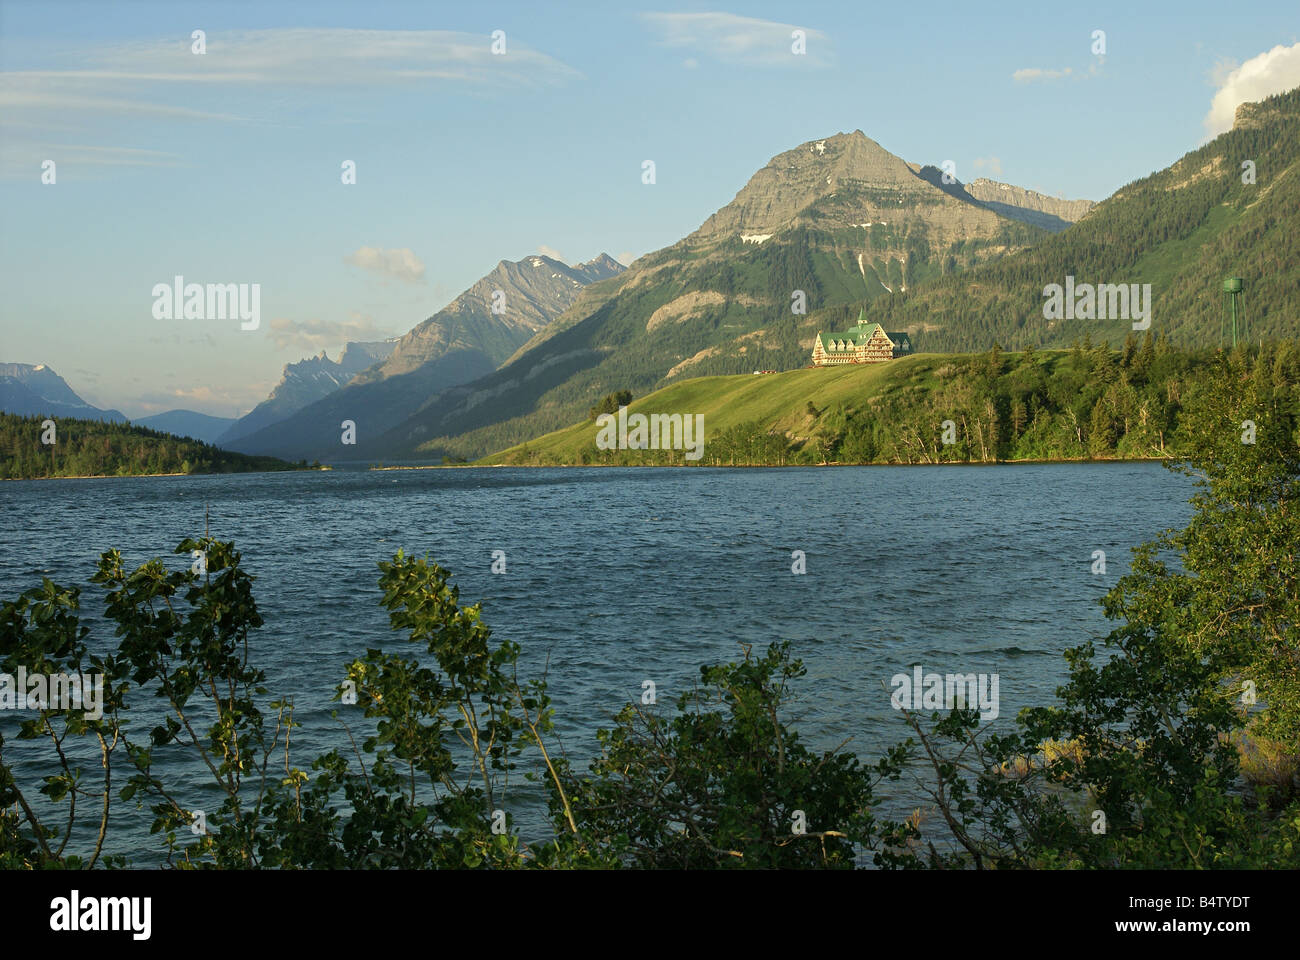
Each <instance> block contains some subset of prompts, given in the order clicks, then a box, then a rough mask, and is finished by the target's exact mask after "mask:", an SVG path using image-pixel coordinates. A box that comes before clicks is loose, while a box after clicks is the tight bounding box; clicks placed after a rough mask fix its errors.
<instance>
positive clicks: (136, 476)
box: [4, 467, 328, 483]
mask: <svg viewBox="0 0 1300 960" xmlns="http://www.w3.org/2000/svg"><path fill="white" fill-rule="evenodd" d="M327 472H328V470H325V469H322V470H315V469H312V468H310V467H308V468H307V469H306V470H302V469H297V470H240V471H237V472H232V473H85V474H81V473H79V474H77V475H76V476H72V477H5V478H4V482H5V483H8V482H10V481H15V482H21V481H24V480H26V481H31V480H148V479H151V478H154V477H237V476H249V475H251V474H255V473H327Z"/></svg>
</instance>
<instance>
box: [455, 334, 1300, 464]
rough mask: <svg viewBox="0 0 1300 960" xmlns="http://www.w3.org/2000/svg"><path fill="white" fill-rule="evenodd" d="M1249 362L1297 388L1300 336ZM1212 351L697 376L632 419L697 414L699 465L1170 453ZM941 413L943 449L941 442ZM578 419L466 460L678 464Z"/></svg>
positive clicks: (909, 361)
mask: <svg viewBox="0 0 1300 960" xmlns="http://www.w3.org/2000/svg"><path fill="white" fill-rule="evenodd" d="M1254 353H1255V354H1256V355H1257V356H1254V357H1252V358H1247V360H1248V362H1250V363H1251V364H1252V368H1254V366H1256V365H1257V366H1259V367H1260V369H1261V370H1262V371H1263V373H1265V374H1266V375H1268V376H1269V377H1270V378H1273V379H1277V378H1281V380H1283V381H1286V382H1288V383H1290V384H1292V385H1295V384H1296V381H1297V378H1298V377H1300V344H1297V343H1295V342H1284V343H1281V344H1276V345H1265V346H1264V347H1263V349H1262V351H1261V350H1258V349H1256V350H1255V351H1254ZM1213 355H1214V351H1210V350H1198V351H1185V350H1176V349H1173V348H1171V347H1170V346H1169V345H1168V343H1167V342H1165V341H1164V340H1163V339H1162V338H1152V337H1147V338H1146V339H1145V340H1144V341H1141V342H1139V341H1137V340H1135V339H1130V341H1129V342H1128V343H1127V344H1126V345H1125V347H1124V349H1122V350H1119V351H1114V350H1110V349H1109V348H1108V347H1106V346H1104V345H1101V346H1096V347H1094V346H1093V345H1092V344H1091V343H1087V342H1085V343H1083V344H1078V345H1076V346H1075V348H1074V349H1071V350H1053V351H1036V352H1027V353H1018V354H1013V355H1007V354H1002V353H1000V352H999V351H997V350H994V351H991V352H989V353H984V354H919V355H916V356H911V357H905V358H903V359H899V360H895V361H891V362H889V363H884V364H873V365H861V366H847V367H830V368H825V367H823V368H806V369H802V370H791V371H787V372H784V373H776V374H763V375H753V374H749V375H744V376H717V377H700V378H697V379H694V380H687V381H683V382H681V383H677V384H673V385H672V386H669V387H665V388H664V389H662V390H658V391H656V392H655V393H652V394H650V395H648V396H646V397H642V398H637V399H635V400H634V401H633V402H632V403H631V404H630V405H629V408H628V412H629V414H633V413H643V414H651V413H667V414H683V415H685V414H703V415H704V427H705V431H704V432H705V440H706V442H705V446H704V451H703V456H702V457H701V458H700V459H699V460H697V461H694V462H695V463H696V464H698V465H780V464H821V463H940V462H979V463H990V462H996V461H999V460H1086V459H1116V458H1118V459H1147V458H1154V457H1168V456H1172V455H1175V454H1177V453H1178V450H1179V445H1180V440H1181V435H1180V433H1179V414H1180V411H1181V409H1182V404H1183V401H1184V400H1185V398H1186V397H1187V395H1188V392H1189V391H1193V390H1197V389H1199V388H1200V383H1201V381H1202V380H1203V379H1204V374H1205V372H1206V368H1207V363H1208V361H1209V360H1210V358H1211V357H1212V356H1213ZM945 421H951V422H952V424H953V426H952V429H951V431H950V434H955V441H956V442H954V443H951V444H945V443H944V442H943V434H944V422H945ZM596 433H597V428H596V424H595V421H594V420H587V421H585V422H583V423H579V424H575V425H573V426H571V427H568V428H566V429H563V430H558V431H555V432H553V433H548V434H546V435H544V436H541V437H538V438H536V439H534V440H531V441H529V442H527V443H523V444H519V445H518V446H514V447H510V448H509V449H506V450H503V451H500V452H499V453H496V454H493V455H491V456H488V457H485V458H483V459H482V460H479V461H478V463H480V464H484V465H489V464H509V465H535V466H560V465H565V466H567V465H583V464H618V465H637V464H647V465H652V464H678V465H680V464H683V463H688V461H685V460H684V457H683V453H682V452H681V451H663V450H644V451H642V450H618V451H615V450H598V449H596V444H595V439H596Z"/></svg>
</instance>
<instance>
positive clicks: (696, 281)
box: [281, 131, 1050, 459]
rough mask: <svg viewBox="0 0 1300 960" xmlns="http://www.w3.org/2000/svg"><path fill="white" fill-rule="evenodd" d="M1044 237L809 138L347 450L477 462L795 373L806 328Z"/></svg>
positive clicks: (911, 173)
mask: <svg viewBox="0 0 1300 960" xmlns="http://www.w3.org/2000/svg"><path fill="white" fill-rule="evenodd" d="M1048 237H1050V233H1049V231H1047V230H1045V229H1043V228H1041V227H1036V226H1033V225H1031V224H1027V223H1024V222H1022V221H1020V220H1018V219H1014V218H1010V217H1006V216H1003V215H1002V214H1000V213H998V212H997V211H995V210H993V209H990V208H989V207H988V206H987V205H985V204H984V203H982V202H981V201H979V200H977V199H976V198H974V197H973V196H971V195H970V194H968V193H967V192H966V191H965V189H964V188H963V187H962V186H961V184H959V183H953V184H947V183H944V182H943V178H942V176H941V174H940V172H939V171H938V170H937V169H936V168H934V167H921V166H914V165H910V164H908V163H907V162H906V161H904V160H902V159H901V158H899V157H897V156H895V155H894V154H892V153H890V152H889V151H887V150H885V149H884V148H883V147H882V146H880V144H878V143H876V142H875V141H874V140H871V139H870V138H869V137H867V136H866V135H864V134H863V133H862V132H861V131H855V132H853V133H841V134H836V135H835V136H832V137H827V138H825V139H819V140H812V141H808V142H807V143H803V144H801V145H799V146H797V147H795V148H794V149H792V150H788V151H785V152H784V153H781V154H778V155H777V156H775V157H773V158H772V160H771V161H770V162H769V163H768V164H767V165H766V166H764V167H763V168H762V169H760V170H759V171H757V172H756V173H755V174H754V175H753V176H752V177H751V178H750V180H749V182H748V183H747V184H745V186H744V187H743V188H742V189H741V190H740V191H739V192H738V193H737V194H736V196H735V198H734V199H733V200H732V201H731V202H730V203H728V204H726V205H725V206H724V207H722V208H721V209H719V210H718V211H717V212H716V213H714V214H713V215H712V216H710V217H709V218H708V219H706V220H705V221H704V223H703V224H702V225H701V226H700V228H699V229H698V230H696V231H694V232H693V233H691V234H690V235H688V236H687V237H685V238H683V239H682V240H680V241H678V242H677V243H675V244H673V245H672V246H670V247H667V248H664V249H662V250H659V251H657V252H655V253H652V254H648V255H646V256H643V257H641V258H640V259H638V260H637V261H636V263H635V264H633V265H632V266H631V267H630V268H629V269H628V270H627V271H626V272H625V273H622V274H620V275H619V276H617V277H615V278H611V279H610V280H608V281H607V282H605V283H601V284H596V285H594V286H593V287H592V288H590V290H588V291H586V292H585V293H584V294H583V296H581V297H579V298H578V300H577V301H575V302H574V304H573V305H572V306H570V307H569V308H568V310H566V311H565V313H564V314H563V315H562V316H561V317H560V318H558V319H557V320H556V321H555V322H554V323H552V324H550V325H548V326H547V327H545V328H544V329H542V330H541V331H540V332H539V333H538V334H537V335H536V336H534V337H533V338H532V339H531V340H530V341H529V342H528V343H527V344H525V345H524V346H523V347H522V348H521V349H520V350H518V351H516V353H515V354H514V355H513V356H512V357H511V358H510V360H509V361H508V362H507V363H506V364H505V365H504V366H503V367H502V368H501V369H499V370H497V371H495V372H493V373H491V374H489V375H488V376H485V377H483V378H481V379H478V380H475V381H473V382H472V383H465V384H463V385H459V386H454V387H450V388H447V389H445V390H443V391H442V392H441V394H440V395H439V396H437V397H435V398H432V399H430V400H428V401H427V402H426V403H424V404H423V405H422V406H421V407H420V408H419V409H414V408H413V412H409V413H408V415H407V416H406V418H405V419H404V420H398V421H395V426H394V427H393V428H392V429H391V430H389V431H388V432H387V434H385V435H384V436H381V437H377V438H374V439H373V441H372V442H370V443H369V444H368V445H366V446H361V444H360V442H359V448H360V451H361V453H362V455H363V456H366V457H368V458H374V459H377V458H379V457H388V458H401V457H408V458H413V457H433V458H436V457H439V456H441V455H443V454H444V453H450V454H452V455H454V456H459V457H465V458H473V457H477V456H481V455H483V454H485V453H487V452H489V451H490V450H494V449H501V448H503V447H506V446H509V445H510V444H512V443H517V442H519V441H521V440H526V439H528V438H531V437H534V436H537V435H538V434H541V433H545V432H546V431H548V430H554V429H558V428H560V427H562V426H565V425H566V424H568V423H571V422H573V421H574V420H575V419H577V418H579V417H580V416H582V415H583V414H585V413H586V410H587V408H588V407H589V406H590V405H591V404H592V403H593V402H594V401H595V400H598V399H599V398H600V397H602V396H604V395H605V394H607V393H612V392H615V391H618V390H625V389H626V390H631V391H632V392H633V393H634V394H635V395H637V396H641V395H644V394H646V393H649V392H650V391H652V390H654V389H657V388H658V387H661V386H663V385H665V384H666V383H668V382H670V381H672V380H674V379H680V378H685V377H693V376H700V375H703V374H723V373H749V372H751V371H752V370H753V369H755V368H758V369H783V368H790V367H797V366H804V365H806V364H807V362H808V352H809V350H810V349H811V345H812V340H813V338H814V337H815V336H816V332H817V330H818V328H819V327H821V326H825V327H833V326H835V325H837V324H842V323H843V321H844V319H845V316H847V315H848V314H849V312H850V311H851V313H852V315H854V316H856V314H857V312H858V310H859V309H860V307H861V305H862V304H863V303H864V302H871V301H874V300H877V299H881V298H883V299H890V298H891V297H892V296H893V295H894V294H895V293H898V294H902V293H904V292H905V291H907V290H909V289H911V288H912V287H913V286H914V285H915V284H918V283H921V282H923V281H925V280H926V279H927V278H934V277H942V276H944V275H946V274H948V273H952V272H955V271H958V270H963V269H969V268H970V267H972V266H975V265H977V264H981V263H985V262H988V261H990V260H996V259H998V258H1001V257H1004V256H1006V255H1007V254H1009V253H1013V252H1015V251H1018V250H1023V249H1025V248H1028V247H1032V246H1033V245H1034V244H1036V243H1038V242H1040V241H1042V240H1044V239H1046V238H1048ZM799 310H803V311H804V312H796V311H799ZM891 329H893V328H891ZM281 455H287V454H284V453H282V454H281ZM293 455H294V456H301V455H302V454H297V453H295V454H293Z"/></svg>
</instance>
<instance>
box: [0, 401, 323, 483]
mask: <svg viewBox="0 0 1300 960" xmlns="http://www.w3.org/2000/svg"><path fill="white" fill-rule="evenodd" d="M47 419H48V418H46V417H42V416H30V417H23V416H18V415H16V414H12V413H0V480H30V479H36V478H40V477H134V476H144V475H147V474H159V473H246V472H250V471H255V470H293V469H297V468H295V467H294V466H293V464H289V463H286V462H285V461H283V460H278V459H276V458H275V457H250V456H246V455H245V454H242V453H231V452H229V451H227V450H222V449H220V448H218V447H214V446H212V445H211V444H209V443H203V442H202V441H199V440H191V439H190V438H188V437H174V436H172V435H171V434H169V433H161V432H160V431H157V430H150V429H149V428H148V427H136V426H132V425H131V424H129V423H106V422H103V421H99V420H73V419H69V418H65V417H59V418H55V419H54V431H53V434H52V436H51V435H50V434H49V430H48V428H47V427H43V426H42V424H43V423H44V422H45V421H46V420H47ZM46 436H51V438H52V439H53V440H54V442H53V443H43V442H42V437H46Z"/></svg>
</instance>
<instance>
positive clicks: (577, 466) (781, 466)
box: [365, 456, 1180, 473]
mask: <svg viewBox="0 0 1300 960" xmlns="http://www.w3.org/2000/svg"><path fill="white" fill-rule="evenodd" d="M1179 459H1180V458H1179V457H1175V456H1167V457H1072V458H1066V459H1059V460H939V461H935V462H931V463H888V462H881V463H840V462H838V461H832V462H830V463H745V464H708V465H705V466H703V467H700V466H690V467H688V466H686V465H685V464H681V463H430V464H423V465H411V466H393V467H367V468H366V471H365V472H367V473H380V472H385V471H390V470H465V469H479V470H499V469H511V468H514V469H521V470H588V469H606V470H613V469H619V468H633V469H649V468H653V469H663V470H699V469H707V470H769V469H771V470H821V469H823V468H826V467H1014V466H1036V465H1037V466H1043V465H1052V464H1070V463H1080V464H1082V463H1174V462H1176V461H1178V460H1179Z"/></svg>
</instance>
